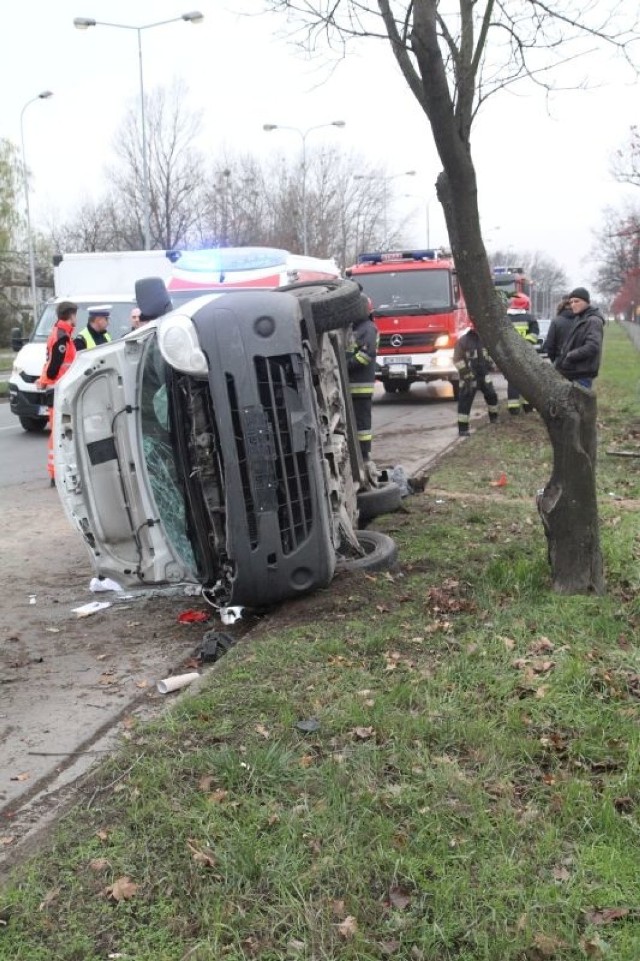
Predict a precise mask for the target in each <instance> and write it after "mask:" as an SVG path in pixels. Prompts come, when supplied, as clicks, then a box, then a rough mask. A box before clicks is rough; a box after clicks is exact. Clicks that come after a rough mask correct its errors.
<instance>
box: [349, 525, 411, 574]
mask: <svg viewBox="0 0 640 961" xmlns="http://www.w3.org/2000/svg"><path fill="white" fill-rule="evenodd" d="M356 536H357V538H358V542H359V544H360V546H361V547H362V549H363V550H364V552H365V553H364V556H363V557H361V556H354V557H345V556H344V555H342V556H340V557H338V560H337V563H336V572H340V571H343V572H344V571H385V570H387V569H388V568H390V567H394V566H395V563H396V560H397V559H398V547H397V545H396V542H395V541H394V540H393V538H392V537H389V535H388V534H383V533H382V532H381V531H357V532H356Z"/></svg>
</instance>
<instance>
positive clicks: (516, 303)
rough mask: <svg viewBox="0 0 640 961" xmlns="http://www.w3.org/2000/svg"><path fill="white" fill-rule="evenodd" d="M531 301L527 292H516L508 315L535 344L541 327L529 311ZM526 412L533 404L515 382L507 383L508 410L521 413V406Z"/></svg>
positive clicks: (519, 330) (530, 341) (523, 335)
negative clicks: (522, 395)
mask: <svg viewBox="0 0 640 961" xmlns="http://www.w3.org/2000/svg"><path fill="white" fill-rule="evenodd" d="M530 307H531V301H530V300H529V298H528V297H527V295H526V294H515V295H514V296H513V297H512V298H511V299H510V301H509V306H508V308H507V317H508V318H509V320H510V321H511V323H512V324H513V327H514V330H517V332H518V333H519V334H520V336H521V337H524V339H525V340H526V341H528V342H529V343H530V344H533V345H534V346H535V345H536V344H537V343H538V334H539V333H540V328H539V326H538V321H537V320H536V319H535V318H534V317H533V315H532V314H531V313H530V312H529V310H530ZM521 406H522V410H523V411H524V412H525V414H528V413H530V412H531V411H532V410H533V407H532V406H531V404H529V403H528V401H526V400H524V398H521V397H520V391H519V390H518V388H517V387H516V386H515V384H510V383H507V410H508V411H509V413H510V414H519V413H520V407H521Z"/></svg>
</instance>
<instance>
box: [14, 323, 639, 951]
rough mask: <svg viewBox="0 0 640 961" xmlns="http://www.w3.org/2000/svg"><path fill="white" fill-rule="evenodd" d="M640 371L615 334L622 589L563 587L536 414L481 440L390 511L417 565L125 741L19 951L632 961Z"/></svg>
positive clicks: (271, 634) (42, 862) (271, 645)
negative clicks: (543, 501) (549, 541)
mask: <svg viewBox="0 0 640 961" xmlns="http://www.w3.org/2000/svg"><path fill="white" fill-rule="evenodd" d="M638 372H639V362H638V355H637V354H636V353H635V352H634V351H632V350H631V349H630V348H629V342H628V340H627V339H626V336H625V335H624V333H623V332H622V331H621V330H620V329H618V328H612V329H609V330H608V331H607V344H606V356H605V363H604V368H603V373H602V376H601V378H600V380H599V381H598V394H599V398H600V431H601V451H602V456H601V459H600V469H599V490H600V502H601V517H602V537H603V549H604V552H605V557H606V568H607V576H608V587H609V592H608V594H607V596H606V597H604V598H585V597H582V598H580V597H570V598H566V597H557V596H555V595H552V594H551V593H549V590H548V585H549V578H548V572H547V568H546V561H545V543H544V537H543V534H542V532H541V529H540V525H539V523H538V521H537V517H536V513H535V507H534V496H535V491H536V489H537V488H538V487H541V486H542V485H543V483H544V481H545V479H546V477H547V476H548V472H549V448H548V445H547V444H546V441H545V438H544V433H543V431H542V429H541V427H540V424H539V422H538V419H537V417H536V416H535V415H531V416H528V417H525V416H521V417H520V418H519V419H517V420H516V419H510V420H508V421H507V420H506V418H503V421H502V422H501V423H500V424H499V425H498V426H497V427H496V428H495V429H494V428H491V429H489V428H487V429H485V430H482V431H479V432H478V433H477V434H476V435H475V436H474V437H472V439H471V440H470V441H468V442H467V443H466V444H465V445H463V446H460V447H458V448H457V449H456V450H455V451H454V452H453V453H452V454H451V455H450V456H449V457H448V458H447V460H446V462H444V463H443V464H442V465H441V466H440V467H439V468H438V469H437V470H436V471H435V472H434V473H433V475H432V477H431V480H430V482H429V485H428V487H427V490H426V492H425V493H424V494H423V495H419V496H417V497H414V498H411V500H410V502H409V503H408V506H407V511H408V512H407V513H399V514H396V515H392V516H389V517H387V518H384V519H380V521H379V523H378V525H377V526H378V527H379V528H380V529H384V530H387V531H389V532H391V533H393V535H394V537H395V538H396V539H397V541H398V543H399V545H400V555H401V566H400V568H399V569H398V570H396V571H394V572H392V573H382V574H375V575H360V576H345V577H342V578H339V579H337V580H336V582H335V583H334V585H333V586H332V588H331V590H329V591H327V592H325V593H320V594H316V595H314V596H312V597H310V598H307V599H304V600H301V601H299V602H298V603H296V604H291V605H287V606H286V608H283V609H282V610H281V611H279V612H277V613H275V614H274V615H273V616H272V617H271V618H270V619H269V620H268V621H267V622H266V623H265V625H264V628H261V630H260V632H259V635H256V636H254V637H253V639H252V640H247V641H246V642H244V643H242V644H241V645H239V646H238V647H237V648H235V649H233V650H232V651H231V652H230V653H229V655H227V657H226V658H225V659H224V660H223V661H222V662H221V663H220V664H219V665H218V666H217V667H216V669H215V670H214V671H213V672H212V674H211V676H210V683H209V684H208V686H207V687H206V688H205V689H204V690H202V691H201V692H198V693H197V694H195V695H191V696H190V695H188V694H183V695H181V696H180V701H179V703H178V704H177V705H176V707H175V708H174V709H173V710H172V711H171V712H170V713H169V714H167V715H166V717H164V718H163V719H162V720H161V721H159V722H157V723H155V724H154V725H152V726H144V727H142V726H141V727H139V728H134V729H133V730H129V731H127V733H126V737H127V740H125V741H123V745H122V750H121V752H120V753H119V754H118V756H117V757H116V758H114V759H113V760H111V761H110V762H109V763H108V764H107V765H105V766H104V767H103V768H102V769H101V770H100V772H99V773H98V775H97V778H96V779H95V780H94V781H93V782H92V783H91V784H90V785H89V787H88V788H87V793H86V798H85V800H84V802H83V803H82V804H81V805H80V806H79V807H78V808H77V810H75V811H74V813H73V815H72V817H70V818H67V819H66V820H65V821H64V822H63V823H62V824H61V825H60V829H59V831H58V832H57V834H56V839H55V842H54V843H53V845H52V847H51V849H50V850H49V851H47V852H45V853H43V854H41V855H40V856H39V857H38V858H37V859H35V860H34V861H33V862H32V863H30V864H28V865H24V866H23V867H22V868H21V869H20V870H19V871H18V872H17V873H16V875H15V877H14V880H13V882H12V884H11V885H10V886H9V887H8V888H7V889H6V890H5V892H4V894H3V895H2V898H1V899H0V910H1V911H2V914H1V915H0V917H3V918H4V919H5V920H6V921H7V923H6V926H5V927H4V930H1V931H0V958H2V959H9V958H11V959H12V961H27V959H28V961H50V959H56V961H94V959H96V961H97V959H104V958H108V957H119V958H125V959H135V961H174V959H175V961H179V959H184V961H186V959H190V961H213V959H221V958H224V959H232V961H240V959H249V958H256V959H261V961H272V959H273V961H276V959H283V958H293V959H296V958H299V959H309V961H311V959H314V961H316V959H333V958H340V959H357V961H369V959H382V958H389V957H391V958H398V959H413V961H454V959H455V961H543V959H557V961H559V959H562V961H573V959H576V961H578V959H584V958H611V959H614V958H615V959H616V961H637V959H638V958H639V957H640V896H639V893H638V840H639V830H638V804H639V798H640V772H639V755H640V751H639V740H638V719H639V715H640V663H639V661H640V658H639V655H638V649H637V646H636V645H637V640H636V639H637V636H638V629H639V627H640V603H639V601H638V593H637V592H638V584H639V581H640V575H639V561H640V537H639V527H638V521H637V516H638V515H637V511H638V507H639V506H640V482H639V477H640V473H639V465H638V461H637V460H635V459H630V458H624V457H617V456H611V455H607V454H606V453H605V451H606V450H616V451H619V450H621V449H624V450H628V449H630V448H632V447H634V448H635V450H636V451H637V450H638V449H640V398H639V397H638V394H637V386H636V385H637V383H638ZM631 385H633V386H631ZM633 390H635V391H636V393H635V394H633V393H632V391H633ZM501 474H504V475H505V477H506V481H507V483H506V485H505V486H494V485H495V482H496V481H497V480H498V478H499V477H500V475H501ZM309 719H313V721H314V723H313V724H307V725H303V727H304V726H306V728H307V730H306V731H304V730H301V729H300V728H299V727H298V726H297V725H298V724H299V722H300V721H305V720H306V721H308V720H309ZM309 728H311V730H309Z"/></svg>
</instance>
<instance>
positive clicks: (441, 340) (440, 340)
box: [433, 334, 449, 347]
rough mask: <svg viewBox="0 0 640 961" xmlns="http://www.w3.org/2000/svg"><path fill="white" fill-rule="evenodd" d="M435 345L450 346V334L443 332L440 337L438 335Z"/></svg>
mask: <svg viewBox="0 0 640 961" xmlns="http://www.w3.org/2000/svg"><path fill="white" fill-rule="evenodd" d="M433 346H434V347H448V346H449V335H448V334H442V335H441V336H440V337H437V338H436V340H435V342H434V345H433Z"/></svg>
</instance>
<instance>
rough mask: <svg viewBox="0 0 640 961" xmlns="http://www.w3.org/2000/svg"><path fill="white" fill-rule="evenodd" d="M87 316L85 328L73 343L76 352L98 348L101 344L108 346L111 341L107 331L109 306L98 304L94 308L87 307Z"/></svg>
mask: <svg viewBox="0 0 640 961" xmlns="http://www.w3.org/2000/svg"><path fill="white" fill-rule="evenodd" d="M87 314H88V316H89V320H88V321H87V326H86V327H85V328H84V329H83V330H81V331H80V333H79V334H78V335H77V337H76V338H75V341H74V342H75V345H76V350H86V349H87V348H91V347H99V346H100V345H101V344H108V343H109V341H110V340H111V334H110V333H109V332H108V331H107V327H108V326H109V317H110V315H111V304H99V305H97V306H96V307H89V309H88V310H87Z"/></svg>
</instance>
